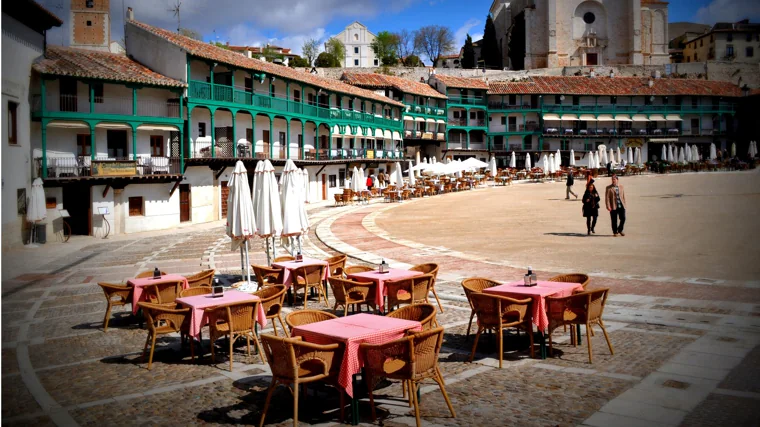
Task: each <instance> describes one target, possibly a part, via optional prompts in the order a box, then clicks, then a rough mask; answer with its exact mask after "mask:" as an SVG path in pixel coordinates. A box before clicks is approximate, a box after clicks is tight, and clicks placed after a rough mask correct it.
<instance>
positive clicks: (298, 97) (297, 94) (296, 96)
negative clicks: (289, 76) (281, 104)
mask: <svg viewBox="0 0 760 427" xmlns="http://www.w3.org/2000/svg"><path fill="white" fill-rule="evenodd" d="M293 100H294V101H296V102H301V91H300V90H294V91H293Z"/></svg>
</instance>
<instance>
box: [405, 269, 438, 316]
mask: <svg viewBox="0 0 760 427" xmlns="http://www.w3.org/2000/svg"><path fill="white" fill-rule="evenodd" d="M409 271H419V272H420V273H423V274H430V275H432V276H433V280H432V283H430V290H431V291H432V292H433V296H434V297H435V301H436V302H437V303H438V309H439V310H441V313H443V306H442V305H441V300H440V299H438V293H437V292H436V291H435V281H436V279H437V278H438V264H436V263H434V262H429V263H426V264H419V265H415V266H414V267H412V268H410V269H409Z"/></svg>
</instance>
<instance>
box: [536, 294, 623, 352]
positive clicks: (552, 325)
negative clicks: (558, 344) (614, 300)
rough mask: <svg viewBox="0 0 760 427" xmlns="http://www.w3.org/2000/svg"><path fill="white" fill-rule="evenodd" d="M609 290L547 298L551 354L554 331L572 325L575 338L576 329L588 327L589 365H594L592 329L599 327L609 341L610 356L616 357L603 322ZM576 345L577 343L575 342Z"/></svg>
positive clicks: (571, 330)
mask: <svg viewBox="0 0 760 427" xmlns="http://www.w3.org/2000/svg"><path fill="white" fill-rule="evenodd" d="M608 292H609V289H595V290H593V291H588V292H582V293H579V294H574V295H571V296H569V297H562V298H553V297H547V298H546V310H547V316H548V317H549V354H553V353H554V348H553V346H552V331H553V330H554V329H556V328H558V327H560V326H564V325H571V329H570V333H571V334H572V336H575V333H574V330H573V329H574V327H580V325H586V342H588V363H593V361H592V355H591V327H592V326H594V325H599V327H600V328H602V332H603V333H604V339H605V340H607V346H608V347H609V349H610V354H612V355H614V354H615V351H614V350H613V349H612V342H610V337H609V336H608V335H607V329H606V328H605V327H604V322H603V321H602V314H603V313H604V305H605V304H606V303H607V293H608ZM573 344H574V345H576V344H575V341H573Z"/></svg>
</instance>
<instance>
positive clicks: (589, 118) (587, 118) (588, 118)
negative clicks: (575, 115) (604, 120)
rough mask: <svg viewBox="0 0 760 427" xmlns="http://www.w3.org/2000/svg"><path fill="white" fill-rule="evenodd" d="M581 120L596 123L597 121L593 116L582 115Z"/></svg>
mask: <svg viewBox="0 0 760 427" xmlns="http://www.w3.org/2000/svg"><path fill="white" fill-rule="evenodd" d="M580 119H581V120H585V121H587V122H595V121H596V120H597V119H596V117H594V116H593V115H592V114H581V118H580Z"/></svg>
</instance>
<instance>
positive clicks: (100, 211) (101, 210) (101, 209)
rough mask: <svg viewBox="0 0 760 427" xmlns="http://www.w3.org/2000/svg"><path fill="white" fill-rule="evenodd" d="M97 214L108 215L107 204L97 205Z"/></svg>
mask: <svg viewBox="0 0 760 427" xmlns="http://www.w3.org/2000/svg"><path fill="white" fill-rule="evenodd" d="M98 215H108V206H99V207H98Z"/></svg>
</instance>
